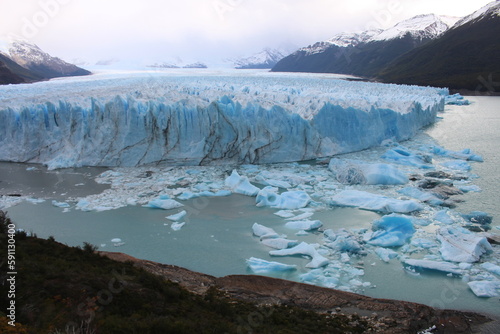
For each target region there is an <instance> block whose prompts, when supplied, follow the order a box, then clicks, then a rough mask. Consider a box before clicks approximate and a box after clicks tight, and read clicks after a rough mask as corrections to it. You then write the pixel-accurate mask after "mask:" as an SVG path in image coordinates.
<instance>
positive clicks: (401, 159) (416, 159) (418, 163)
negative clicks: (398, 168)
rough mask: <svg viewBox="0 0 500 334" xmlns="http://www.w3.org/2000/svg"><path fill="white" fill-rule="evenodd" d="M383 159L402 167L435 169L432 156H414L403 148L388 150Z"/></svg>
mask: <svg viewBox="0 0 500 334" xmlns="http://www.w3.org/2000/svg"><path fill="white" fill-rule="evenodd" d="M382 158H383V159H385V160H389V161H392V162H394V163H397V164H400V165H406V166H415V167H418V168H423V169H425V168H427V169H428V168H434V167H433V166H432V165H431V163H432V158H431V157H430V156H427V155H423V154H414V153H412V152H410V151H409V150H408V149H407V148H405V147H403V146H398V147H396V148H394V149H390V150H388V151H387V152H385V153H384V154H383V155H382Z"/></svg>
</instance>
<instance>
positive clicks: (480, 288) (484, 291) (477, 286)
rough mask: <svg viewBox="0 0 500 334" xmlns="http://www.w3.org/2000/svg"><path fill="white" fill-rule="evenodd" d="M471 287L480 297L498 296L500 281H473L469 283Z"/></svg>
mask: <svg viewBox="0 0 500 334" xmlns="http://www.w3.org/2000/svg"><path fill="white" fill-rule="evenodd" d="M467 285H469V288H470V289H471V290H472V292H474V294H475V295H476V296H478V297H484V298H489V297H498V296H500V294H499V293H498V289H500V281H472V282H469V283H467Z"/></svg>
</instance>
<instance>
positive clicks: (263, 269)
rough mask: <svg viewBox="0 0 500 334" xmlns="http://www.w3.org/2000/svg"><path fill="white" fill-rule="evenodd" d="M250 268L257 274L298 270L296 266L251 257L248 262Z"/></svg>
mask: <svg viewBox="0 0 500 334" xmlns="http://www.w3.org/2000/svg"><path fill="white" fill-rule="evenodd" d="M246 262H247V265H248V267H250V269H251V270H252V271H253V272H254V273H256V274H267V273H273V272H283V271H293V270H296V269H297V266H296V265H289V264H284V263H280V262H273V261H266V260H263V259H258V258H255V257H251V258H249V259H247V260H246Z"/></svg>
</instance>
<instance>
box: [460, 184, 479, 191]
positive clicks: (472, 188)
mask: <svg viewBox="0 0 500 334" xmlns="http://www.w3.org/2000/svg"><path fill="white" fill-rule="evenodd" d="M456 187H457V188H458V189H460V190H461V191H463V192H464V193H469V192H476V193H479V192H481V191H482V189H481V188H480V187H478V186H476V185H456Z"/></svg>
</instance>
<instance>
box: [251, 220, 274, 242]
mask: <svg viewBox="0 0 500 334" xmlns="http://www.w3.org/2000/svg"><path fill="white" fill-rule="evenodd" d="M252 231H253V234H254V235H256V236H258V237H260V239H261V240H263V239H269V238H279V237H280V236H279V235H278V233H276V232H275V231H274V230H273V229H272V228H269V227H266V226H264V225H261V224H258V223H254V224H253V226H252Z"/></svg>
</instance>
